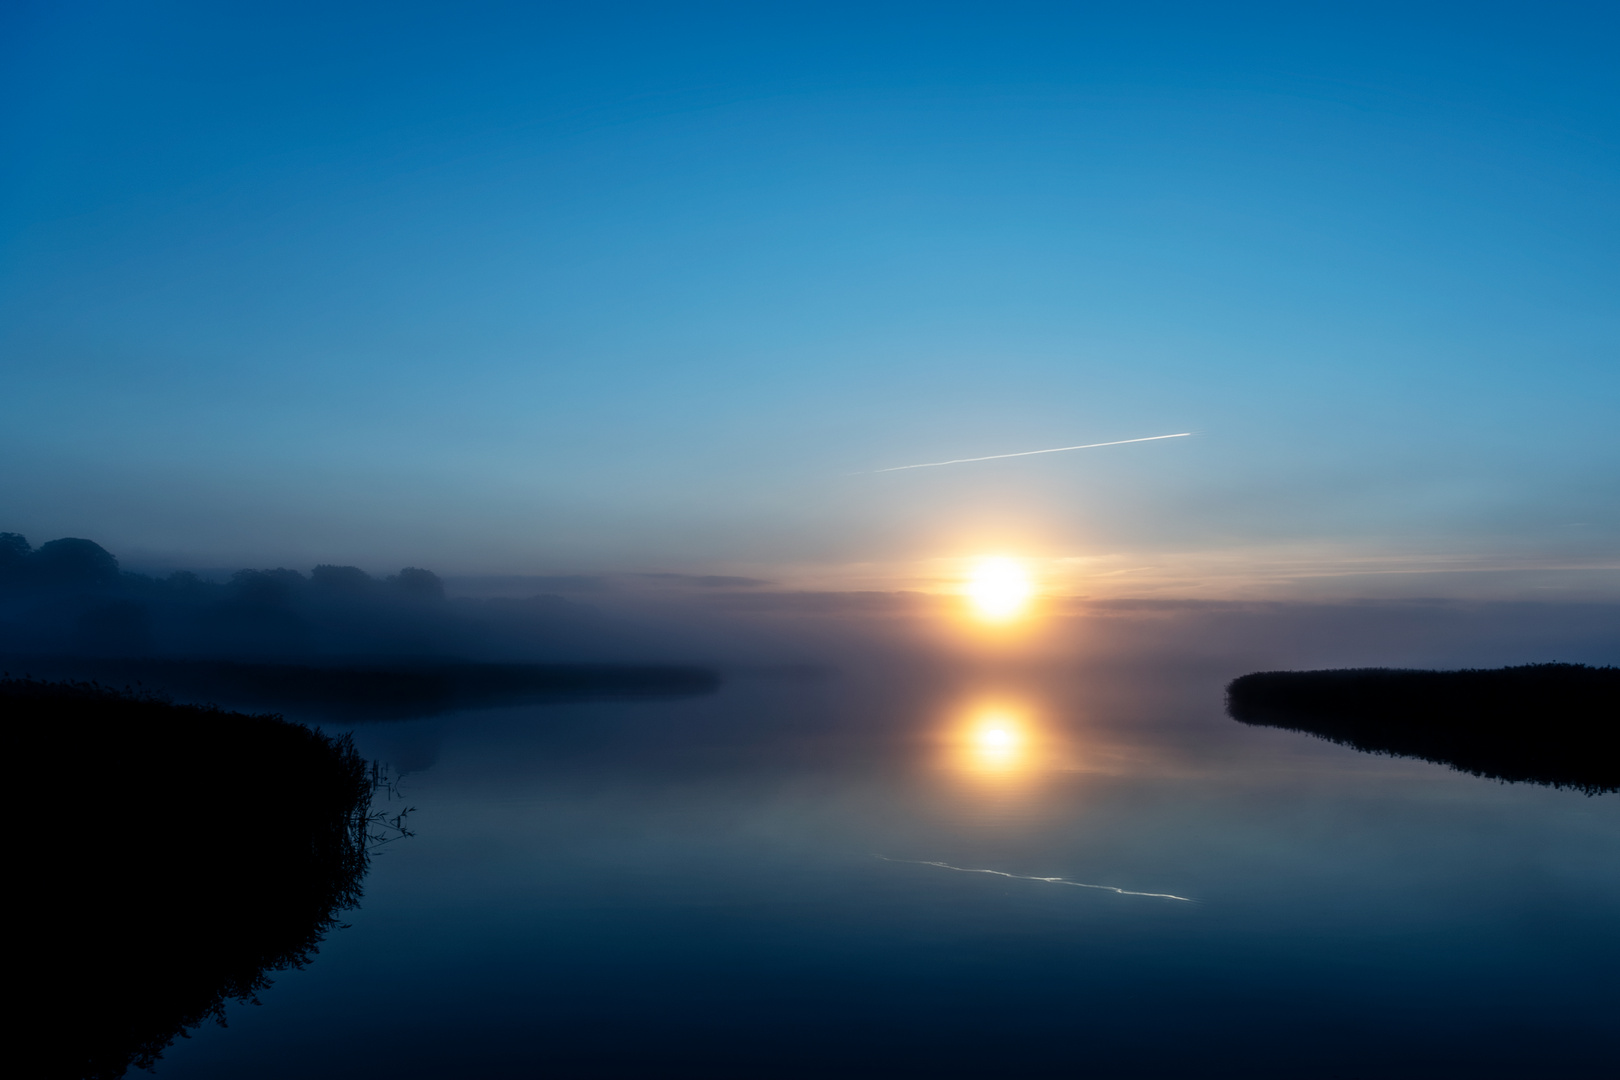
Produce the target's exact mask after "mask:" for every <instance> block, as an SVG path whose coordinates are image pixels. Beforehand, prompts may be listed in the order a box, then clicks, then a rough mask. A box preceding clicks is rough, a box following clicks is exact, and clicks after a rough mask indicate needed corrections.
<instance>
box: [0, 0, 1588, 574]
mask: <svg viewBox="0 0 1620 1080" xmlns="http://www.w3.org/2000/svg"><path fill="white" fill-rule="evenodd" d="M0 19H3V20H4V22H3V23H0V97H3V102H4V113H3V118H0V122H3V125H4V126H3V129H0V130H3V138H4V144H5V146H6V152H5V153H4V154H3V155H0V158H3V162H0V192H3V203H0V245H3V246H0V358H3V385H4V393H3V395H0V461H3V462H4V466H3V468H0V511H3V513H0V517H3V519H4V520H0V529H10V530H14V531H21V532H24V533H26V534H27V535H28V536H29V538H30V539H31V540H33V541H34V542H36V543H38V542H40V541H42V540H45V539H49V538H51V537H54V536H61V535H79V536H89V537H92V538H94V539H97V540H99V541H100V542H102V543H103V544H105V545H106V546H108V547H109V548H111V549H112V550H114V551H116V552H118V553H119V554H120V555H121V556H122V557H123V558H124V560H125V562H126V564H131V565H151V566H159V565H202V566H215V565H242V564H254V565H276V564H285V565H291V566H307V565H308V564H310V563H313V562H317V561H321V562H325V561H332V562H342V563H357V564H359V565H362V566H366V567H368V568H375V569H391V568H394V567H397V566H398V565H400V564H402V563H414V564H418V565H426V566H431V567H435V568H437V569H440V570H442V571H446V572H450V573H476V572H485V573H487V572H513V573H526V572H527V573H536V572H575V571H578V572H594V571H612V570H636V571H646V570H684V571H698V572H749V573H755V574H760V575H763V576H768V577H776V578H777V579H779V580H784V581H792V582H805V583H816V582H821V583H845V584H848V583H862V584H870V583H878V584H883V583H898V584H906V583H915V582H918V581H924V580H926V579H927V577H928V574H929V573H931V572H932V571H931V570H930V569H929V568H931V567H939V566H943V565H946V564H947V563H948V562H949V560H950V559H952V558H954V557H956V556H959V555H964V554H969V553H974V552H978V551H981V550H992V549H994V550H1003V551H1014V552H1020V553H1027V554H1031V555H1038V556H1041V557H1043V558H1045V559H1048V560H1056V561H1053V562H1050V563H1047V564H1044V565H1048V566H1052V567H1059V568H1063V569H1062V570H1061V572H1062V573H1063V574H1067V575H1069V576H1070V578H1072V579H1073V580H1071V581H1068V582H1067V583H1066V586H1065V587H1071V588H1075V589H1078V590H1079V591H1082V592H1084V591H1087V590H1088V589H1091V588H1093V586H1095V587H1096V588H1099V589H1101V588H1102V586H1101V585H1099V584H1098V583H1099V582H1104V581H1105V580H1106V582H1107V583H1108V584H1107V588H1106V589H1103V591H1108V590H1112V591H1113V592H1115V593H1119V592H1122V591H1123V592H1126V593H1129V592H1131V591H1132V590H1136V591H1141V592H1161V593H1162V592H1164V591H1166V590H1169V591H1177V590H1180V591H1185V592H1188V593H1191V594H1197V595H1215V594H1220V593H1222V592H1228V593H1232V594H1234V595H1236V594H1238V593H1242V592H1243V591H1244V590H1245V589H1252V588H1254V587H1255V584H1254V583H1255V582H1256V581H1262V580H1263V581H1268V582H1270V583H1271V584H1270V585H1269V586H1267V587H1270V588H1281V589H1283V590H1284V591H1286V588H1289V587H1296V586H1297V587H1299V588H1305V586H1303V585H1300V584H1299V583H1300V582H1301V581H1304V580H1307V579H1314V580H1318V582H1320V581H1326V580H1330V579H1331V580H1338V581H1341V582H1349V583H1350V584H1346V585H1344V586H1343V588H1346V589H1349V590H1350V591H1351V592H1353V593H1356V594H1364V595H1381V594H1384V593H1400V592H1401V591H1402V590H1407V591H1410V590H1411V589H1412V588H1418V589H1419V591H1422V592H1426V593H1435V594H1446V593H1448V592H1449V593H1457V594H1466V593H1468V592H1470V590H1474V591H1479V590H1484V591H1486V592H1490V591H1491V590H1493V589H1494V590H1497V591H1499V592H1500V591H1502V590H1506V591H1507V592H1510V593H1511V592H1514V591H1515V590H1518V591H1519V592H1525V593H1527V594H1529V595H1537V594H1538V593H1537V590H1558V591H1559V592H1560V594H1561V595H1566V596H1568V595H1588V594H1591V595H1597V594H1599V593H1603V592H1604V591H1605V590H1606V591H1607V592H1608V593H1610V594H1614V593H1620V572H1617V571H1616V569H1615V568H1616V567H1617V566H1620V559H1617V558H1616V556H1615V552H1616V551H1617V550H1620V438H1617V433H1620V422H1617V415H1616V414H1617V411H1620V409H1617V403H1620V349H1617V343H1620V313H1617V303H1616V301H1617V296H1620V289H1617V286H1620V280H1617V279H1620V275H1617V272H1616V255H1617V253H1620V190H1617V184H1616V180H1617V178H1620V64H1616V63H1615V55H1616V44H1617V42H1620V18H1617V9H1616V8H1615V7H1614V6H1612V5H1599V4H1571V5H1560V4H1556V3H1553V4H1549V3H1536V4H1528V3H1524V4H1490V3H1468V4H1460V3H1459V4H1428V5H1423V4H1411V3H1402V4H1390V5H1375V4H1353V5H1352V4H1346V5H1338V6H1330V5H1300V4H1276V5H1257V4H1256V5H1245V4H1187V5H1177V4H1153V3H1129V4H1125V3H1120V4H1079V3H1077V4H1017V3H1006V2H998V3H980V4H946V3H928V4H881V3H879V4H873V3H863V4H849V5H840V4H834V3H828V2H818V3H814V4H805V5H800V6H794V5H790V4H786V3H777V4H737V5H720V4H648V5H630V4H612V3H608V4H574V5H550V6H548V5H491V4H477V3H457V4H443V5H412V4H408V3H397V2H394V3H388V4H375V5H363V4H342V3H321V4H309V5H300V4H295V3H287V2H277V3H275V4H262V5H254V4H249V3H233V4H202V3H119V4H95V3H78V4H76V3H59V2H52V3H37V4H28V3H24V4H10V5H7V6H6V9H5V14H4V15H0ZM1180 431H1193V432H1196V433H1197V434H1196V437H1194V438H1189V439H1178V440H1168V441H1164V442H1158V443H1147V444H1141V445H1136V446H1122V447H1111V448H1106V449H1099V450H1088V451H1079V452H1076V453H1072V454H1055V455H1048V456H1043V457H1036V458H1024V459H1014V460H1010V461H1001V462H985V463H979V464H972V465H960V466H951V467H949V468H942V469H934V470H915V471H909V472H900V473H887V474H875V475H874V474H872V473H871V472H870V470H875V469H880V468H883V467H886V466H893V465H902V464H909V463H913V462H922V461H933V460H939V459H942V458H955V457H967V456H975V455H981V454H996V453H1006V452H1011V451H1019V450H1029V449H1036V448H1040V447H1046V446H1061V445H1067V444H1073V443H1085V442H1099V441H1105V440H1113V439H1128V438H1134V437H1141V436H1148V435H1159V434H1165V433H1169V432H1180ZM1369 570H1373V571H1378V572H1377V573H1371V574H1370V575H1369V574H1366V573H1361V572H1362V571H1369ZM1350 571H1357V573H1355V574H1350ZM1414 571H1421V573H1416V574H1414V573H1413V572H1414ZM1053 572H1054V573H1057V572H1058V571H1053ZM1324 575H1326V576H1325V577H1324ZM1346 575H1348V576H1346ZM1413 582H1417V583H1418V584H1413ZM1290 583H1291V584H1290ZM1307 591H1309V590H1308V589H1307Z"/></svg>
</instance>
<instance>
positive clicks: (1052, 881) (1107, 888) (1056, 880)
mask: <svg viewBox="0 0 1620 1080" xmlns="http://www.w3.org/2000/svg"><path fill="white" fill-rule="evenodd" d="M878 858H880V859H882V860H883V861H884V862H897V863H910V864H911V865H913V866H937V867H939V868H940V869H941V870H955V871H957V872H958V873H963V874H994V875H995V876H996V877H1005V878H1013V879H1015V880H1017V881H1044V882H1046V884H1048V885H1069V886H1073V887H1074V888H1076V889H1101V890H1103V891H1104V892H1111V893H1119V895H1121V896H1152V897H1156V898H1157V899H1160V900H1181V901H1183V902H1185V903H1188V904H1196V903H1197V902H1198V901H1196V900H1194V899H1193V898H1192V897H1190V896H1176V895H1175V894H1173V893H1167V892H1134V891H1132V890H1130V889H1121V888H1120V887H1119V886H1117V885H1087V884H1084V883H1083V882H1079V881H1068V880H1065V879H1064V878H1060V877H1030V876H1028V875H1027V874H1009V873H1006V872H1004V871H1001V870H976V869H974V868H972V867H967V866H952V865H951V864H950V863H942V862H928V861H926V860H923V859H891V858H889V857H888V856H887V855H879V856H878Z"/></svg>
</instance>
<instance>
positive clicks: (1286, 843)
mask: <svg viewBox="0 0 1620 1080" xmlns="http://www.w3.org/2000/svg"><path fill="white" fill-rule="evenodd" d="M752 603H753V604H755V605H762V606H765V607H767V608H769V607H770V605H764V604H763V601H761V600H756V601H754V602H752ZM819 603H820V604H821V607H820V610H819V611H806V610H803V608H804V607H806V606H807V605H809V602H808V601H804V600H783V601H781V602H780V603H779V604H778V605H777V606H776V607H775V609H773V610H768V611H765V612H761V611H760V610H759V607H758V606H751V607H750V608H749V610H748V611H747V612H746V613H745V614H737V613H732V614H730V615H728V616H724V617H723V616H722V615H720V614H716V613H714V612H713V610H712V609H709V614H708V615H707V616H706V618H708V619H712V620H713V624H714V625H715V626H717V627H720V626H724V625H726V624H727V622H728V620H732V622H731V623H730V631H729V632H730V633H732V634H738V635H741V636H746V635H745V634H743V633H742V630H741V629H740V628H741V627H745V626H765V627H769V628H770V629H771V630H772V632H773V633H774V634H775V635H776V636H775V637H774V638H773V639H772V641H773V645H774V646H776V647H779V648H782V649H783V650H784V651H782V652H781V653H778V654H777V655H779V656H789V655H792V656H798V657H801V658H811V659H814V660H818V661H820V662H821V666H819V667H806V668H802V669H783V668H769V667H763V668H748V667H747V666H746V665H738V666H736V667H735V668H734V669H732V670H731V671H730V673H729V674H728V675H727V677H726V679H725V682H724V684H723V686H722V687H721V688H720V690H719V691H718V692H717V693H714V694H712V695H708V696H700V697H691V698H686V699H682V700H673V701H662V702H661V701H650V700H649V701H640V702H595V703H593V702H576V703H563V704H553V705H545V706H538V707H517V708H494V709H485V710H479V711H474V712H461V713H450V714H444V715H440V716H436V717H432V718H426V719H421V720H411V721H401V722H384V723H368V724H365V725H362V726H359V727H356V728H354V729H353V730H354V731H355V733H356V737H357V739H358V742H359V746H360V749H361V751H362V752H363V753H365V754H367V755H368V756H371V757H373V758H376V759H378V760H382V761H386V762H391V763H392V764H393V766H394V768H395V769H396V770H397V771H400V772H403V773H404V778H403V780H402V782H401V789H402V791H403V793H404V796H405V797H406V798H407V799H408V800H409V802H410V804H411V805H413V806H415V807H416V808H417V813H416V815H415V817H414V823H415V828H416V832H417V835H416V836H415V837H413V838H412V839H410V840H409V841H405V842H402V843H399V844H396V845H393V846H391V847H390V848H389V849H388V850H387V851H386V852H385V853H383V854H381V855H380V856H379V857H378V858H377V859H376V860H374V866H373V869H372V873H371V877H370V879H369V880H368V883H367V892H366V899H365V902H364V905H363V908H362V909H361V910H360V911H358V912H356V913H355V915H354V917H353V918H352V920H351V921H352V927H351V928H350V929H347V930H344V931H342V932H341V933H337V934H334V935H332V937H331V939H330V940H329V942H328V944H327V945H326V946H325V947H324V948H323V952H322V955H321V957H320V960H319V962H318V963H317V964H315V965H312V966H311V967H310V968H309V970H307V971H304V972H296V973H289V974H287V975H284V976H282V977H280V978H279V979H278V981H277V985H276V987H275V989H274V992H273V993H272V994H267V995H265V998H264V1004H263V1005H262V1006H260V1007H256V1008H243V1009H239V1010H236V1011H234V1012H233V1013H232V1014H231V1017H230V1022H231V1026H230V1028H229V1029H227V1030H216V1029H206V1030H203V1031H200V1032H198V1033H197V1034H196V1036H195V1037H194V1038H193V1039H191V1040H189V1041H187V1042H185V1043H183V1044H180V1045H177V1046H176V1047H175V1048H174V1049H173V1050H172V1051H171V1052H170V1053H169V1055H168V1057H167V1058H166V1059H165V1061H164V1062H163V1063H162V1065H161V1067H160V1075H162V1076H173V1077H193V1076H195V1077H204V1076H217V1075H222V1074H229V1075H233V1076H243V1077H256V1076H264V1077H271V1076H278V1075H286V1073H287V1072H289V1071H291V1070H294V1069H297V1070H299V1071H301V1072H304V1073H306V1074H309V1075H313V1076H334V1077H335V1076H340V1075H353V1074H354V1072H355V1071H360V1072H362V1073H364V1072H365V1071H366V1070H368V1069H382V1070H385V1071H387V1072H388V1073H389V1075H396V1076H400V1077H406V1078H411V1077H423V1078H425V1077H434V1076H443V1075H446V1074H448V1073H475V1074H479V1075H489V1076H519V1075H533V1074H535V1073H540V1072H545V1073H549V1074H552V1075H559V1076H577V1077H602V1076H634V1075H648V1074H658V1075H671V1076H694V1077H696V1076H737V1077H743V1076H760V1075H771V1076H790V1077H791V1076H804V1077H812V1076H825V1075H830V1074H833V1073H837V1074H839V1075H855V1076H871V1077H888V1076H938V1075H962V1076H970V1075H978V1076H982V1075H997V1074H1001V1073H1004V1072H1007V1071H1011V1070H1016V1071H1019V1072H1026V1073H1030V1074H1032V1075H1071V1074H1072V1073H1073V1072H1074V1070H1075V1069H1076V1068H1079V1067H1080V1065H1079V1064H1078V1063H1083V1064H1084V1067H1085V1068H1086V1069H1087V1070H1090V1071H1094V1072H1096V1073H1098V1074H1100V1075H1108V1076H1179V1075H1187V1074H1189V1073H1192V1072H1198V1073H1201V1074H1206V1075H1230V1076H1254V1075H1261V1076H1277V1077H1283V1076H1300V1075H1310V1076H1324V1077H1345V1078H1350V1077H1361V1076H1366V1075H1369V1074H1371V1073H1377V1074H1379V1075H1389V1076H1411V1077H1419V1076H1433V1075H1436V1074H1437V1072H1438V1073H1439V1074H1440V1075H1463V1074H1468V1075H1482V1076H1523V1075H1536V1074H1541V1073H1545V1072H1550V1071H1563V1070H1593V1069H1598V1070H1601V1068H1602V1067H1603V1066H1604V1063H1605V1062H1606V1061H1607V1060H1608V1055H1609V1052H1610V1049H1611V1048H1612V1044H1613V1039H1614V1037H1615V1034H1616V1028H1615V1024H1616V1021H1615V1019H1614V1018H1615V1015H1616V1010H1615V1005H1616V1004H1617V1000H1616V996H1615V993H1614V990H1613V987H1612V971H1613V970H1614V964H1615V962H1616V961H1620V935H1617V934H1616V932H1615V929H1614V926H1613V920H1612V912H1613V910H1614V906H1615V904H1616V902H1617V901H1620V859H1617V858H1616V856H1617V855H1620V802H1617V801H1616V799H1615V798H1614V797H1613V796H1598V797H1587V796H1584V795H1581V794H1579V793H1575V792H1570V791H1567V790H1565V791H1558V790H1552V789H1548V788H1543V787H1538V786H1534V785H1527V784H1501V783H1496V782H1491V781H1485V780H1481V779H1478V778H1476V777H1472V776H1468V775H1465V774H1463V773H1460V772H1456V771H1454V770H1450V769H1447V768H1446V767H1444V766H1443V765H1437V764H1431V763H1427V762H1422V761H1415V760H1410V759H1400V758H1392V757H1387V756H1377V755H1369V754H1362V753H1358V752H1356V751H1354V750H1351V749H1348V748H1345V747H1340V746H1335V745H1332V744H1330V743H1326V742H1323V741H1321V740H1318V739H1314V738H1311V737H1309V736H1306V735H1301V734H1298V733H1295V732H1289V731H1282V730H1277V729H1268V728H1254V727H1248V726H1245V725H1242V724H1238V723H1235V722H1233V721H1232V720H1231V719H1229V718H1228V717H1227V716H1226V715H1225V714H1224V711H1223V698H1222V690H1223V687H1224V684H1225V682H1226V681H1227V680H1229V679H1230V678H1231V677H1232V676H1233V675H1235V674H1238V673H1241V672H1243V671H1247V670H1252V669H1254V668H1256V667H1265V668H1277V667H1289V666H1299V667H1304V666H1320V665H1324V664H1335V663H1347V664H1348V663H1359V664H1370V663H1380V662H1386V661H1388V660H1389V659H1390V658H1392V657H1395V656H1399V657H1401V658H1404V659H1406V660H1409V661H1413V662H1422V663H1430V664H1437V665H1444V664H1464V663H1472V664H1490V663H1498V662H1510V661H1520V660H1525V659H1533V658H1544V657H1547V656H1558V657H1560V658H1564V659H1586V660H1591V661H1601V660H1603V659H1605V658H1607V657H1610V656H1613V655H1615V653H1616V651H1617V646H1620V612H1617V611H1616V610H1614V609H1612V608H1602V607H1591V608H1584V609H1576V608H1567V607H1565V608H1557V609H1553V608H1538V607H1534V606H1523V605H1521V606H1514V607H1510V608H1494V607H1490V606H1470V605H1448V604H1428V605H1359V606H1349V607H1346V606H1335V605H1323V606H1316V607H1311V606H1282V607H1269V608H1267V607H1255V606H1252V605H1225V606H1222V605H1215V606H1211V605H1156V606H1146V607H1143V606H1134V607H1125V608H1115V609H1108V610H1100V611H1092V612H1090V613H1089V614H1086V615H1075V616H1068V617H1064V618H1062V619H1058V618H1054V619H1052V620H1051V621H1050V622H1049V623H1048V624H1047V626H1046V628H1045V630H1044V631H1043V632H1042V633H1041V635H1038V636H1037V637H1034V638H1029V639H1026V640H1025V642H1024V644H1023V646H1022V647H1021V648H1019V649H1016V650H1015V649H1010V648H1006V647H999V646H995V645H994V643H990V644H986V643H985V642H984V641H982V640H974V639H967V638H962V637H952V636H951V634H954V633H957V631H951V632H950V633H946V632H945V631H944V630H942V629H941V628H940V623H939V620H938V619H937V618H936V619H934V620H933V621H932V622H930V621H929V620H928V619H926V618H924V615H923V614H922V613H919V612H918V611H917V610H916V609H915V608H914V607H913V608H910V609H907V607H906V606H905V605H904V604H902V603H900V602H898V601H891V602H888V606H887V607H886V608H884V609H883V610H880V611H877V612H874V611H871V610H867V611H865V612H859V611H853V610H850V607H851V606H854V605H853V604H844V605H840V604H835V603H833V602H832V601H822V602H819ZM861 603H866V601H861ZM795 604H797V605H798V606H799V610H791V609H793V607H794V605H795ZM693 610H694V612H697V611H701V610H704V609H703V608H701V607H700V608H694V609H693ZM696 617H697V616H696V615H695V614H694V618H696ZM930 628H932V629H933V630H935V631H938V633H936V634H935V635H934V636H933V637H930V636H929V630H930ZM941 635H943V636H941ZM883 642H887V647H886V648H885V647H882V646H881V644H880V643H883ZM942 642H944V643H942ZM950 642H954V644H949V643H950ZM789 646H791V648H789ZM329 729H330V730H349V729H348V728H346V727H343V726H341V725H339V726H336V727H332V726H330V725H329ZM955 871H970V872H966V873H963V872H955ZM1053 879H1061V880H1063V881H1067V882H1073V883H1080V884H1084V885H1087V886H1101V888H1095V889H1094V888H1068V887H1062V886H1061V885H1057V884H1054V881H1053ZM1142 894H1148V895H1142ZM1154 894H1166V895H1154ZM1166 896H1170V897H1184V898H1187V900H1190V901H1192V902H1186V901H1184V900H1177V899H1169V898H1166ZM356 1030H363V1031H365V1032H367V1033H368V1034H367V1038H365V1039H362V1040H356V1039H355V1038H354V1032H355V1031H356Z"/></svg>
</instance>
